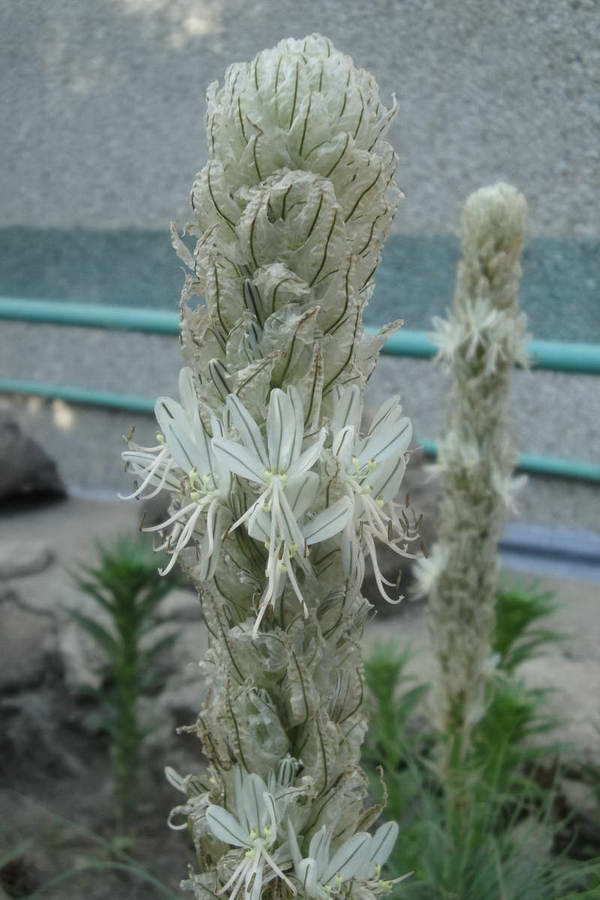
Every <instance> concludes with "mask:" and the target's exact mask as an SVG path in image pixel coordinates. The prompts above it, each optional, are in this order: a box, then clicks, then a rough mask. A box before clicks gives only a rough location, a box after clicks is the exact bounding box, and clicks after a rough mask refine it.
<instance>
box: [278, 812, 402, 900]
mask: <svg viewBox="0 0 600 900" xmlns="http://www.w3.org/2000/svg"><path fill="white" fill-rule="evenodd" d="M398 830H399V829H398V825H397V824H396V823H395V822H387V823H386V824H385V825H382V826H381V827H380V828H378V829H377V831H376V832H375V834H374V835H370V834H368V832H366V831H359V832H357V833H356V834H355V835H353V836H352V837H351V838H349V839H348V840H347V841H345V842H344V843H343V844H342V845H341V846H340V847H338V849H337V850H336V851H335V853H334V854H333V855H331V839H332V835H331V832H330V831H329V829H328V828H327V826H325V825H323V827H322V828H320V829H319V831H317V832H316V833H315V834H314V835H313V836H312V838H311V841H310V844H309V847H308V856H307V857H304V858H303V857H302V854H301V852H300V847H299V845H298V838H297V836H296V832H295V831H294V826H293V825H292V823H291V821H288V836H289V845H290V850H291V854H292V860H293V862H294V871H295V874H296V878H297V879H298V881H299V882H300V884H301V885H302V893H303V894H304V896H306V897H315V898H318V900H327V898H329V897H330V896H331V895H332V894H341V893H343V892H344V888H343V885H344V884H345V883H346V882H348V881H351V880H352V879H355V880H356V881H358V882H359V883H361V884H362V885H363V886H364V887H366V888H367V889H368V890H370V891H372V892H374V893H384V892H385V891H388V890H389V889H390V888H391V885H392V883H393V882H389V881H381V880H380V879H379V874H380V872H381V867H382V865H383V864H384V863H385V862H386V861H387V858H388V856H389V855H390V853H391V852H392V849H393V847H394V844H395V842H396V838H397V837H398ZM400 880H401V879H396V881H400Z"/></svg>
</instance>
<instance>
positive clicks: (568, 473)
mask: <svg viewBox="0 0 600 900" xmlns="http://www.w3.org/2000/svg"><path fill="white" fill-rule="evenodd" d="M0 319H4V320H12V321H21V322H33V323H38V324H51V325H63V326H79V327H86V328H108V329H111V328H112V329H120V330H123V329H124V330H129V331H140V332H150V333H152V334H164V335H177V334H178V333H179V317H178V315H177V314H176V313H173V312H167V311H165V310H150V309H135V308H131V307H120V306H95V305H91V304H81V303H66V302H62V301H52V300H24V299H19V298H10V297H4V298H0ZM367 331H369V332H370V333H371V334H374V333H375V329H367ZM527 350H528V353H529V355H530V358H531V365H532V368H534V369H545V370H549V371H553V372H569V373H572V374H584V375H600V344H576V343H567V342H562V341H531V342H530V343H529V345H528V347H527ZM382 353H384V354H387V355H391V356H407V357H413V358H420V359H431V358H432V357H433V356H435V353H436V348H435V346H434V345H433V344H432V343H431V341H430V340H429V338H428V336H427V333H426V332H424V331H401V332H399V333H398V334H396V335H393V336H392V337H390V338H388V340H387V341H386V343H385V345H384V347H383V349H382ZM0 392H3V393H13V394H25V395H33V396H38V397H47V398H51V399H62V400H65V401H67V402H71V403H79V404H84V405H89V406H101V407H104V408H107V409H115V410H124V411H130V412H135V413H150V412H152V410H153V408H154V401H153V400H150V399H148V398H145V397H137V396H128V395H123V394H113V393H110V392H106V391H90V390H85V389H83V388H79V387H71V386H67V385H62V386H61V385H47V384H41V383H39V382H34V381H28V380H24V379H15V378H0ZM418 443H419V445H420V446H421V447H422V449H423V450H424V452H425V453H427V454H430V455H435V454H436V452H437V447H436V444H435V442H434V441H430V440H426V439H419V440H418ZM518 467H519V469H521V470H522V471H525V472H530V473H532V474H544V475H554V476H559V477H562V478H571V479H578V480H579V479H582V480H586V481H593V482H599V483H600V464H596V463H591V462H585V461H581V460H568V459H553V458H549V457H544V456H537V455H535V454H529V453H524V454H521V456H520V457H519V462H518Z"/></svg>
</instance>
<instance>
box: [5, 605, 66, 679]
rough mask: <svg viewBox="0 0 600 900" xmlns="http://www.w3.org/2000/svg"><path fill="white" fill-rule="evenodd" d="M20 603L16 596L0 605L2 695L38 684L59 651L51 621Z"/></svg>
mask: <svg viewBox="0 0 600 900" xmlns="http://www.w3.org/2000/svg"><path fill="white" fill-rule="evenodd" d="M19 602H20V601H19V597H18V596H17V595H16V594H15V593H13V592H8V593H6V594H5V595H4V596H3V597H2V598H1V602H0V659H2V666H1V668H0V693H7V692H11V691H16V690H21V689H24V688H28V687H31V686H32V685H35V684H38V683H39V682H40V681H41V680H42V679H43V677H44V673H45V671H46V668H47V665H48V659H49V657H50V655H51V654H52V653H53V652H54V650H55V648H56V632H55V629H54V622H53V619H52V617H51V616H48V615H44V614H43V613H37V612H35V611H31V610H29V609H27V608H26V607H23V606H20V605H19Z"/></svg>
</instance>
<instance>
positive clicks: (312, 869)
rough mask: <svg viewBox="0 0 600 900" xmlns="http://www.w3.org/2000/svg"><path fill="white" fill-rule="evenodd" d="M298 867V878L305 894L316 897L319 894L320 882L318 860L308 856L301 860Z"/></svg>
mask: <svg viewBox="0 0 600 900" xmlns="http://www.w3.org/2000/svg"><path fill="white" fill-rule="evenodd" d="M295 868H296V878H297V879H298V881H299V882H300V884H301V885H302V887H303V889H304V891H303V892H304V894H305V895H306V896H307V897H315V896H317V897H318V896H319V895H320V893H322V892H320V891H319V884H318V882H317V863H316V860H314V859H311V858H310V856H308V857H307V858H306V859H303V860H301V861H300V862H299V863H298V865H297V866H296V867H295Z"/></svg>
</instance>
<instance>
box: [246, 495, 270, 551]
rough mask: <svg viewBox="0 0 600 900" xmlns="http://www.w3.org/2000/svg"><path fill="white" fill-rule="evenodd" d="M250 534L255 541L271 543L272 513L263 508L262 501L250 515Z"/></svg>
mask: <svg viewBox="0 0 600 900" xmlns="http://www.w3.org/2000/svg"><path fill="white" fill-rule="evenodd" d="M248 534H249V535H250V537H252V538H254V540H255V541H262V542H263V543H267V544H268V543H269V540H270V538H271V514H270V513H268V512H267V511H266V509H263V505H262V503H257V504H255V505H254V509H253V511H252V514H251V515H250V516H249V517H248Z"/></svg>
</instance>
